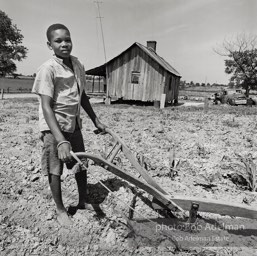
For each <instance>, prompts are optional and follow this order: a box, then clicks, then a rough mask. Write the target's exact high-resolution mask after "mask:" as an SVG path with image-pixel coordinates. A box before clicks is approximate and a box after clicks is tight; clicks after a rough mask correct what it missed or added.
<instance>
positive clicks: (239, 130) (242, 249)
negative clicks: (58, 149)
mask: <svg viewBox="0 0 257 256" xmlns="http://www.w3.org/2000/svg"><path fill="white" fill-rule="evenodd" d="M37 107H38V104H37V100H36V99H32V98H30V99H6V100H2V101H0V108H1V112H0V124H1V125H0V150H1V152H0V160H1V161H0V168H1V172H0V193H1V197H0V198H1V204H0V255H8V256H9V255H12V256H14V255H201V256H204V255H242V256H243V255H256V254H257V220H249V219H243V218H231V217H228V216H220V215H217V214H216V215H215V214H209V213H200V216H199V218H198V220H197V222H196V227H198V228H197V229H196V230H192V229H191V230H185V229H184V227H185V226H184V225H185V223H184V222H183V221H180V220H176V219H167V218H165V216H163V215H162V214H160V213H157V212H155V211H154V210H153V209H151V208H150V206H149V205H148V203H149V199H150V197H149V195H148V194H147V193H144V192H143V191H140V190H138V192H141V193H139V195H138V197H137V199H136V208H135V209H136V211H137V212H139V213H141V214H143V215H144V216H145V217H147V218H149V219H151V220H152V221H153V222H154V223H152V222H150V223H149V222H148V221H147V220H146V219H144V218H143V217H142V216H141V215H139V214H138V213H137V212H135V213H134V218H133V219H132V220H129V219H128V216H129V209H128V208H127V207H126V206H125V205H124V204H123V203H122V202H125V203H127V204H129V205H130V204H131V201H132V199H133V197H134V194H135V193H136V192H137V189H135V188H134V187H133V186H132V185H131V184H129V183H127V182H126V181H124V180H121V179H119V178H117V177H115V176H114V175H113V174H110V173H108V172H107V171H106V170H104V169H101V168H100V167H96V166H92V165H90V167H89V170H88V180H89V181H88V182H89V194H90V198H91V200H92V202H94V203H100V208H101V209H102V213H101V214H100V213H96V212H89V211H85V210H77V211H75V208H72V207H69V206H72V205H75V204H76V203H77V199H78V198H77V188H76V184H75V180H74V177H73V176H74V175H73V174H72V173H71V172H70V171H68V170H65V172H64V175H63V182H62V189H63V197H64V203H65V205H66V206H67V208H68V207H69V210H70V213H71V214H72V215H73V216H72V220H73V223H74V224H73V227H72V228H71V229H67V228H62V227H60V226H59V225H58V223H57V222H56V219H55V208H54V203H53V200H52V198H51V193H50V190H49V188H48V181H47V178H46V177H45V176H43V175H42V174H41V167H40V152H41V146H42V144H41V142H40V140H39V132H38V117H37ZM93 107H94V109H95V111H96V113H97V114H98V115H99V117H100V119H101V120H102V121H103V122H104V123H106V124H107V125H108V126H109V127H110V128H111V129H113V131H115V132H116V133H117V134H118V135H119V136H120V137H121V138H122V139H123V140H124V141H125V142H126V144H127V145H128V147H129V148H130V149H131V150H132V151H133V152H136V153H137V154H138V155H140V154H141V155H144V156H145V165H146V168H147V170H148V172H149V174H150V175H151V176H152V177H154V179H155V180H156V181H157V182H158V183H159V184H161V186H162V187H163V188H164V189H165V190H166V191H168V192H169V193H171V194H180V195H184V196H196V197H204V198H209V199H218V200H219V199H221V200H225V201H227V202H235V203H242V204H245V205H250V206H253V207H257V200H256V199H257V193H253V192H250V191H249V187H247V186H248V185H247V182H246V181H245V179H244V178H243V176H240V175H238V174H239V172H240V171H241V172H243V173H244V172H245V170H246V168H245V165H244V164H243V163H242V162H240V160H239V158H238V157H237V155H236V154H240V155H241V156H242V157H243V158H244V159H250V160H251V159H252V160H253V162H254V163H256V160H257V137H256V128H257V117H256V108H255V107H253V108H248V107H231V106H214V105H210V106H209V109H205V110H204V109H203V105H201V106H188V107H183V106H180V107H168V108H165V109H164V110H159V109H155V108H153V107H151V106H147V107H145V106H135V105H125V104H123V105H122V104H120V105H118V104H113V105H111V106H105V105H103V104H93ZM83 125H84V128H83V134H84V140H85V145H86V148H87V151H88V152H91V153H94V154H100V155H103V154H104V151H105V149H106V148H109V147H110V144H111V143H112V141H111V140H110V137H109V136H108V135H105V136H103V135H95V134H94V133H93V130H94V127H93V125H92V123H91V121H90V120H89V119H88V118H87V117H86V116H85V115H84V116H83ZM171 149H174V152H175V159H176V161H177V162H179V165H178V167H177V170H176V172H175V173H171V170H170V167H171V164H170V159H171V152H173V150H171ZM115 163H116V164H117V165H118V166H123V168H124V169H125V170H126V171H127V172H129V173H131V174H133V175H136V176H137V177H138V174H137V173H136V172H135V170H134V169H133V168H132V167H130V165H129V162H128V161H126V160H125V158H124V157H123V156H122V154H120V155H119V157H117V158H116V159H115ZM95 177H96V178H97V179H95ZM140 179H141V178H140ZM99 180H101V181H102V182H103V183H104V184H105V185H106V186H107V187H109V188H110V189H111V190H112V191H114V196H113V195H110V194H109V193H108V191H107V190H106V189H104V188H103V187H102V186H101V184H100V183H99V182H98V181H99ZM117 198H119V199H120V200H121V201H120V200H118V199H117ZM72 210H73V211H72ZM180 227H183V228H180ZM173 239H175V240H176V241H177V242H176V243H174V242H173ZM176 244H177V245H178V246H179V248H180V251H178V250H177V248H176Z"/></svg>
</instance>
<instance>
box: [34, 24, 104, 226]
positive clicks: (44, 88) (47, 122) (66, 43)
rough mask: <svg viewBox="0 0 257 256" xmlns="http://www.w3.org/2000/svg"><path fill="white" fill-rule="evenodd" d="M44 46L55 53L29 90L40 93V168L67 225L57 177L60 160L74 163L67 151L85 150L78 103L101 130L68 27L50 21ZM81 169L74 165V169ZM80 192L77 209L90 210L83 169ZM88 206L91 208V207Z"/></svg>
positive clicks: (70, 165) (78, 178)
mask: <svg viewBox="0 0 257 256" xmlns="http://www.w3.org/2000/svg"><path fill="white" fill-rule="evenodd" d="M46 35H47V40H48V42H47V45H48V47H49V49H50V50H53V51H54V56H53V57H52V58H51V59H50V60H48V61H47V62H45V63H44V64H43V65H42V66H41V67H40V68H39V69H38V72H37V76H36V78H35V82H34V85H33V89H32V92H34V93H36V94H38V95H39V96H40V105H39V126H40V131H41V133H42V140H43V143H44V146H43V152H42V170H43V171H45V172H47V174H48V179H49V184H50V188H51V192H52V195H53V199H54V201H55V204H56V207H57V220H58V222H59V223H60V224H61V225H64V226H69V225H70V224H71V220H70V219H69V216H68V214H67V211H66V209H65V207H64V205H63V201H62V192H61V180H60V176H61V174H62V171H63V163H66V165H67V168H69V169H70V168H73V167H74V166H75V163H76V162H75V160H74V159H73V158H72V156H71V154H70V151H71V150H73V151H74V152H83V151H85V148H84V143H83V138H82V134H81V130H80V129H81V119H80V106H82V108H83V109H84V110H85V111H86V113H87V114H88V116H89V117H90V119H91V120H92V122H93V123H94V125H95V126H96V128H98V129H99V130H100V131H104V130H105V128H106V126H105V125H104V124H102V123H101V122H100V121H99V119H98V118H97V116H96V114H95V113H94V111H93V109H92V107H91V104H90V102H89V100H88V97H87V95H86V94H85V91H84V86H85V83H86V81H85V71H84V67H83V65H82V64H81V63H80V62H79V61H78V59H77V58H75V57H74V56H72V55H71V51H72V41H71V35H70V32H69V30H68V28H67V27H66V26H64V25H62V24H53V25H51V26H50V27H49V28H48V29H47V33H46ZM76 167H77V168H80V167H79V166H78V165H76V166H75V167H74V168H76ZM75 179H76V181H77V185H78V193H79V203H78V206H77V207H78V208H79V209H91V208H92V206H91V205H89V204H87V203H86V201H87V198H86V190H87V189H86V180H87V179H86V171H81V170H78V171H77V172H76V174H75ZM90 206H91V207H90Z"/></svg>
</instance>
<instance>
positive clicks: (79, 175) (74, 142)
mask: <svg viewBox="0 0 257 256" xmlns="http://www.w3.org/2000/svg"><path fill="white" fill-rule="evenodd" d="M69 141H70V143H71V146H72V150H73V152H85V147H84V141H83V136H82V134H81V131H80V130H79V129H78V130H75V131H74V133H73V134H72V136H70V138H69ZM66 165H67V168H68V169H71V168H73V167H74V168H75V170H74V172H75V179H76V182H77V186H78V194H79V202H78V205H77V208H78V209H88V210H94V206H93V205H92V204H88V193H87V170H83V169H82V168H81V166H80V165H78V163H77V162H76V161H75V160H74V161H73V163H69V164H66Z"/></svg>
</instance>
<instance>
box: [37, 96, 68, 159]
mask: <svg viewBox="0 0 257 256" xmlns="http://www.w3.org/2000/svg"><path fill="white" fill-rule="evenodd" d="M40 97H41V102H42V109H43V114H44V117H45V120H46V123H47V124H48V126H49V128H50V130H51V132H52V134H53V136H54V137H55V139H56V141H57V143H60V142H62V141H66V139H65V137H64V136H63V134H62V132H61V129H60V127H59V125H58V122H57V120H56V117H55V115H54V112H53V109H52V104H53V99H52V98H51V97H49V96H47V95H40ZM70 151H71V146H70V144H69V143H62V144H61V145H60V146H59V147H58V157H59V159H60V160H62V161H64V162H69V161H71V160H72V156H71V154H70Z"/></svg>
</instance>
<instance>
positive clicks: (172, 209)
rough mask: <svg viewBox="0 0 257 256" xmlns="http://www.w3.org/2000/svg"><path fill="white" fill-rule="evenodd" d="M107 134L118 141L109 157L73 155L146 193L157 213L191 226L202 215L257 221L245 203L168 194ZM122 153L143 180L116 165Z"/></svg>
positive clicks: (114, 134) (111, 134)
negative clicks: (162, 213)
mask: <svg viewBox="0 0 257 256" xmlns="http://www.w3.org/2000/svg"><path fill="white" fill-rule="evenodd" d="M105 132H106V133H107V134H108V135H110V136H111V137H112V138H113V140H114V146H113V148H112V149H111V150H110V152H109V153H108V154H107V157H106V158H103V157H102V156H96V155H94V154H88V153H85V152H76V153H74V152H71V154H72V156H73V157H74V158H75V160H76V161H77V162H78V163H79V164H80V165H82V166H84V164H83V161H82V160H83V159H87V160H88V159H90V160H92V162H93V163H94V165H98V166H100V167H102V168H104V169H106V170H107V171H109V172H111V173H112V174H114V175H116V176H118V177H119V178H121V179H123V180H125V181H126V182H128V183H130V184H132V185H134V186H135V187H136V188H139V189H141V190H143V191H145V192H146V193H148V194H149V195H150V197H151V199H152V200H151V203H152V208H153V209H154V210H156V211H158V210H163V211H165V212H167V213H168V216H172V217H176V218H179V219H183V220H186V221H188V222H190V223H194V222H195V221H196V220H197V216H199V215H198V214H199V213H201V212H207V213H214V214H219V215H223V216H224V215H227V216H231V217H241V218H249V219H257V208H254V207H251V206H248V205H245V204H239V203H231V202H227V201H222V200H213V199H207V198H199V197H186V196H181V195H179V196H178V195H177V196H176V195H175V194H170V193H168V192H167V191H165V190H164V189H163V188H162V186H161V185H160V184H158V183H157V182H156V181H155V180H154V179H153V178H152V177H151V176H150V175H149V173H148V171H147V170H146V169H145V168H144V167H143V166H142V165H141V164H140V163H139V161H138V159H137V158H136V156H135V155H134V154H133V153H132V152H131V151H130V149H129V148H128V146H127V145H126V144H125V143H124V142H123V141H122V139H121V138H120V137H119V136H118V135H117V134H116V133H114V132H113V131H111V130H110V129H108V128H107V129H106V131H105ZM120 152H122V153H123V156H124V157H126V158H127V160H128V161H129V162H130V164H131V165H132V166H133V167H134V169H135V170H136V171H137V172H138V174H139V175H140V177H142V178H139V177H136V176H135V175H132V174H130V173H128V172H127V171H125V170H124V169H123V168H120V167H118V166H117V165H115V164H114V163H113V160H114V159H115V157H116V156H117V155H118V154H120ZM84 167H85V166H84Z"/></svg>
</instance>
